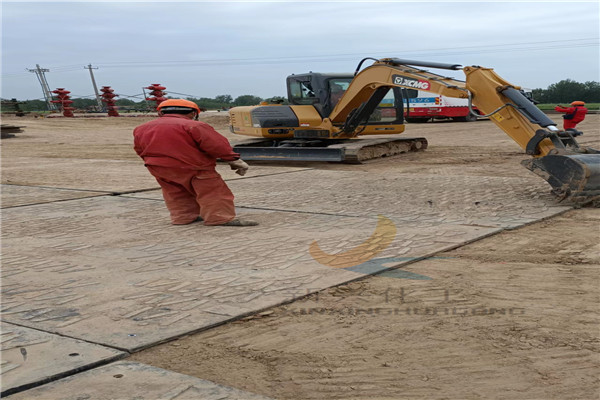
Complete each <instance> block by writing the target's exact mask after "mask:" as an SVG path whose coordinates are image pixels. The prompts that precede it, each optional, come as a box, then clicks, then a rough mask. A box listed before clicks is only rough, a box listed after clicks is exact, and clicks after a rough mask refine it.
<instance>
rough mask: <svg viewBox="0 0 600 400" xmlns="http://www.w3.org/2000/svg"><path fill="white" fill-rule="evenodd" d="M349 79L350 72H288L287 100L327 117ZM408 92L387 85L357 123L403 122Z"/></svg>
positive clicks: (340, 97) (346, 88)
mask: <svg viewBox="0 0 600 400" xmlns="http://www.w3.org/2000/svg"><path fill="white" fill-rule="evenodd" d="M353 79H354V75H352V74H322V73H317V72H310V73H306V74H298V75H290V76H288V77H287V91H288V102H289V103H290V104H292V105H312V106H313V107H314V108H315V109H316V110H317V111H318V113H319V115H320V116H321V117H322V118H328V117H329V116H330V115H331V113H332V111H333V109H334V108H335V106H336V105H337V103H338V102H339V101H340V100H341V99H342V97H343V96H344V94H345V93H346V91H347V90H348V88H349V87H350V84H351V83H352V80H353ZM408 91H410V89H403V88H397V87H389V88H388V90H387V91H386V92H385V93H384V96H383V99H382V100H381V101H380V102H379V103H378V104H377V106H376V108H375V109H373V111H372V112H371V113H370V114H369V115H367V116H366V117H365V118H364V120H363V121H360V123H367V124H369V123H370V124H375V123H380V122H382V121H384V122H385V123H388V124H391V123H393V124H397V125H399V124H404V100H405V98H406V97H410V96H409V95H407V93H408ZM414 92H416V90H414ZM412 97H414V96H412Z"/></svg>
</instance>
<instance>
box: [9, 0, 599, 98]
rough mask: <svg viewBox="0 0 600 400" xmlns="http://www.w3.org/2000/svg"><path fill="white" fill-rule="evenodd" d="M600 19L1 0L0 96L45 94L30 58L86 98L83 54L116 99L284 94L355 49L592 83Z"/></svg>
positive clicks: (407, 8)
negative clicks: (161, 91) (155, 88)
mask: <svg viewBox="0 0 600 400" xmlns="http://www.w3.org/2000/svg"><path fill="white" fill-rule="evenodd" d="M599 27H600V10H599V2H598V1H588V2H566V1H561V2H542V1H537V2H507V1H504V2H427V1H415V2H413V1H406V2H403V1H388V2H373V1H372V2H347V1H346V2H342V1H338V2H316V1H314V2H297V1H271V2H266V1H263V2H254V1H238V2H228V1H221V2H200V1H195V2H152V1H143V2H87V1H77V2H54V1H45V2H22V1H10V0H9V1H7V0H4V1H3V2H2V75H1V76H2V81H1V83H2V89H1V96H2V98H13V97H15V98H18V99H19V100H25V99H38V98H43V94H42V90H41V86H40V83H39V82H38V80H37V78H36V75H35V74H34V73H31V72H28V70H27V69H33V68H35V66H36V64H39V65H40V66H41V67H42V68H47V69H49V70H50V71H49V72H47V73H46V78H47V80H48V83H49V86H50V89H51V90H54V89H56V88H59V87H64V88H66V89H67V90H70V91H71V92H72V95H73V96H74V97H86V96H90V97H91V96H93V93H94V90H93V86H92V83H91V79H90V74H89V71H88V70H87V69H85V68H84V67H85V66H87V65H88V64H91V65H92V66H93V67H94V68H96V67H97V68H98V69H94V70H93V72H94V75H95V78H96V82H97V84H98V86H111V87H112V88H113V89H114V90H115V93H118V94H120V95H121V97H122V98H127V97H126V96H139V95H141V94H142V87H145V86H148V85H150V84H153V83H160V84H162V85H163V86H166V87H167V90H166V91H167V92H168V93H169V95H171V96H179V95H191V96H194V97H211V98H212V97H215V96H217V95H223V94H229V95H231V96H232V97H233V98H235V97H237V96H240V95H245V94H251V95H256V96H260V97H263V98H267V97H272V96H285V95H286V91H285V78H286V76H287V75H290V74H292V73H304V72H308V71H315V72H353V71H354V69H355V68H356V66H357V64H358V62H359V61H360V60H361V59H362V58H364V57H375V58H384V57H397V58H407V59H413V60H424V61H437V62H449V63H457V64H461V65H482V66H486V67H491V68H494V70H495V71H496V72H497V73H498V74H499V75H500V76H502V77H503V78H504V79H506V80H508V81H509V82H511V83H513V84H515V85H520V86H523V87H526V88H532V89H533V88H546V87H548V85H550V84H552V83H556V82H558V81H560V80H563V79H573V80H576V81H579V82H586V81H599V80H600V67H599V60H600V54H599V36H600V35H599V29H600V28H599ZM369 64H370V63H366V65H369ZM436 72H440V71H436ZM442 74H445V75H448V76H453V77H459V78H461V79H462V72H460V71H458V72H448V71H444V72H442ZM180 97H185V96H180ZM132 99H133V100H141V99H142V98H141V97H132Z"/></svg>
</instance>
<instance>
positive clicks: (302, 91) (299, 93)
mask: <svg viewBox="0 0 600 400" xmlns="http://www.w3.org/2000/svg"><path fill="white" fill-rule="evenodd" d="M289 90H290V96H291V99H290V102H291V103H292V104H298V105H310V104H315V103H318V102H319V98H318V97H317V96H316V95H315V92H314V90H313V87H312V84H311V82H310V81H309V80H300V79H298V80H296V79H294V80H291V81H290V82H289Z"/></svg>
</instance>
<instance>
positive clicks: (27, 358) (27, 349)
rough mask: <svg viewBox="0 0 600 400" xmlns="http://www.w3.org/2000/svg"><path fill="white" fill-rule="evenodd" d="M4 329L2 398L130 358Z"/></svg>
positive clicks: (92, 346) (42, 334) (71, 341)
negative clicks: (82, 371) (114, 361)
mask: <svg viewBox="0 0 600 400" xmlns="http://www.w3.org/2000/svg"><path fill="white" fill-rule="evenodd" d="M1 328H2V333H1V335H0V339H1V341H2V364H1V367H0V376H1V378H2V395H7V394H10V393H14V392H16V391H20V390H24V389H26V388H28V387H32V386H33V385H38V384H40V383H45V382H48V381H50V380H55V379H58V378H61V377H64V376H67V375H69V374H72V373H75V372H77V371H81V370H83V369H88V368H92V367H94V366H96V365H98V364H100V363H107V362H110V361H112V360H116V359H118V358H121V357H124V356H125V355H126V353H123V352H120V351H118V350H115V349H111V348H107V347H104V346H99V345H96V344H92V343H87V342H83V341H81V340H76V339H69V338H66V337H61V336H57V335H53V334H50V333H46V332H41V331H37V330H33V329H29V328H25V327H22V326H17V325H13V324H8V323H4V322H3V323H2V324H1ZM28 398H33V397H28Z"/></svg>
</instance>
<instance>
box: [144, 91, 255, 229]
mask: <svg viewBox="0 0 600 400" xmlns="http://www.w3.org/2000/svg"><path fill="white" fill-rule="evenodd" d="M157 110H158V115H159V118H158V119H155V120H153V121H150V122H146V123H145V124H142V125H140V126H138V127H137V128H135V129H134V131H133V138H134V149H135V152H136V153H137V154H138V155H139V156H140V157H141V158H142V159H143V160H144V165H145V166H146V168H147V169H148V171H149V172H150V173H151V174H152V175H153V176H154V177H155V178H156V181H157V182H158V183H159V184H160V186H161V188H162V193H163V198H164V200H165V204H166V206H167V209H168V210H169V213H170V214H171V222H172V223H173V224H174V225H186V224H190V223H192V222H195V221H204V225H226V226H254V225H258V223H256V222H254V221H247V220H241V219H239V218H236V214H235V206H234V203H233V199H234V196H233V193H231V190H229V187H227V184H226V183H225V182H224V181H223V179H222V178H221V175H219V174H218V173H217V171H216V170H215V167H216V164H217V163H216V162H217V159H221V160H223V161H226V162H228V163H229V165H230V166H231V169H232V170H235V171H236V173H237V174H239V175H244V174H245V173H246V171H248V164H246V163H245V162H244V161H242V160H241V159H240V155H239V154H237V153H234V151H233V149H232V148H231V145H230V144H229V141H228V140H227V139H226V138H225V137H224V136H222V135H221V134H219V133H218V132H217V131H216V130H214V129H213V128H212V127H211V126H210V125H208V124H206V123H204V122H200V121H198V114H199V113H200V108H199V107H198V105H197V104H196V103H194V102H192V101H189V100H183V99H169V100H165V101H163V102H162V103H160V104H159V106H158V107H157Z"/></svg>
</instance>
